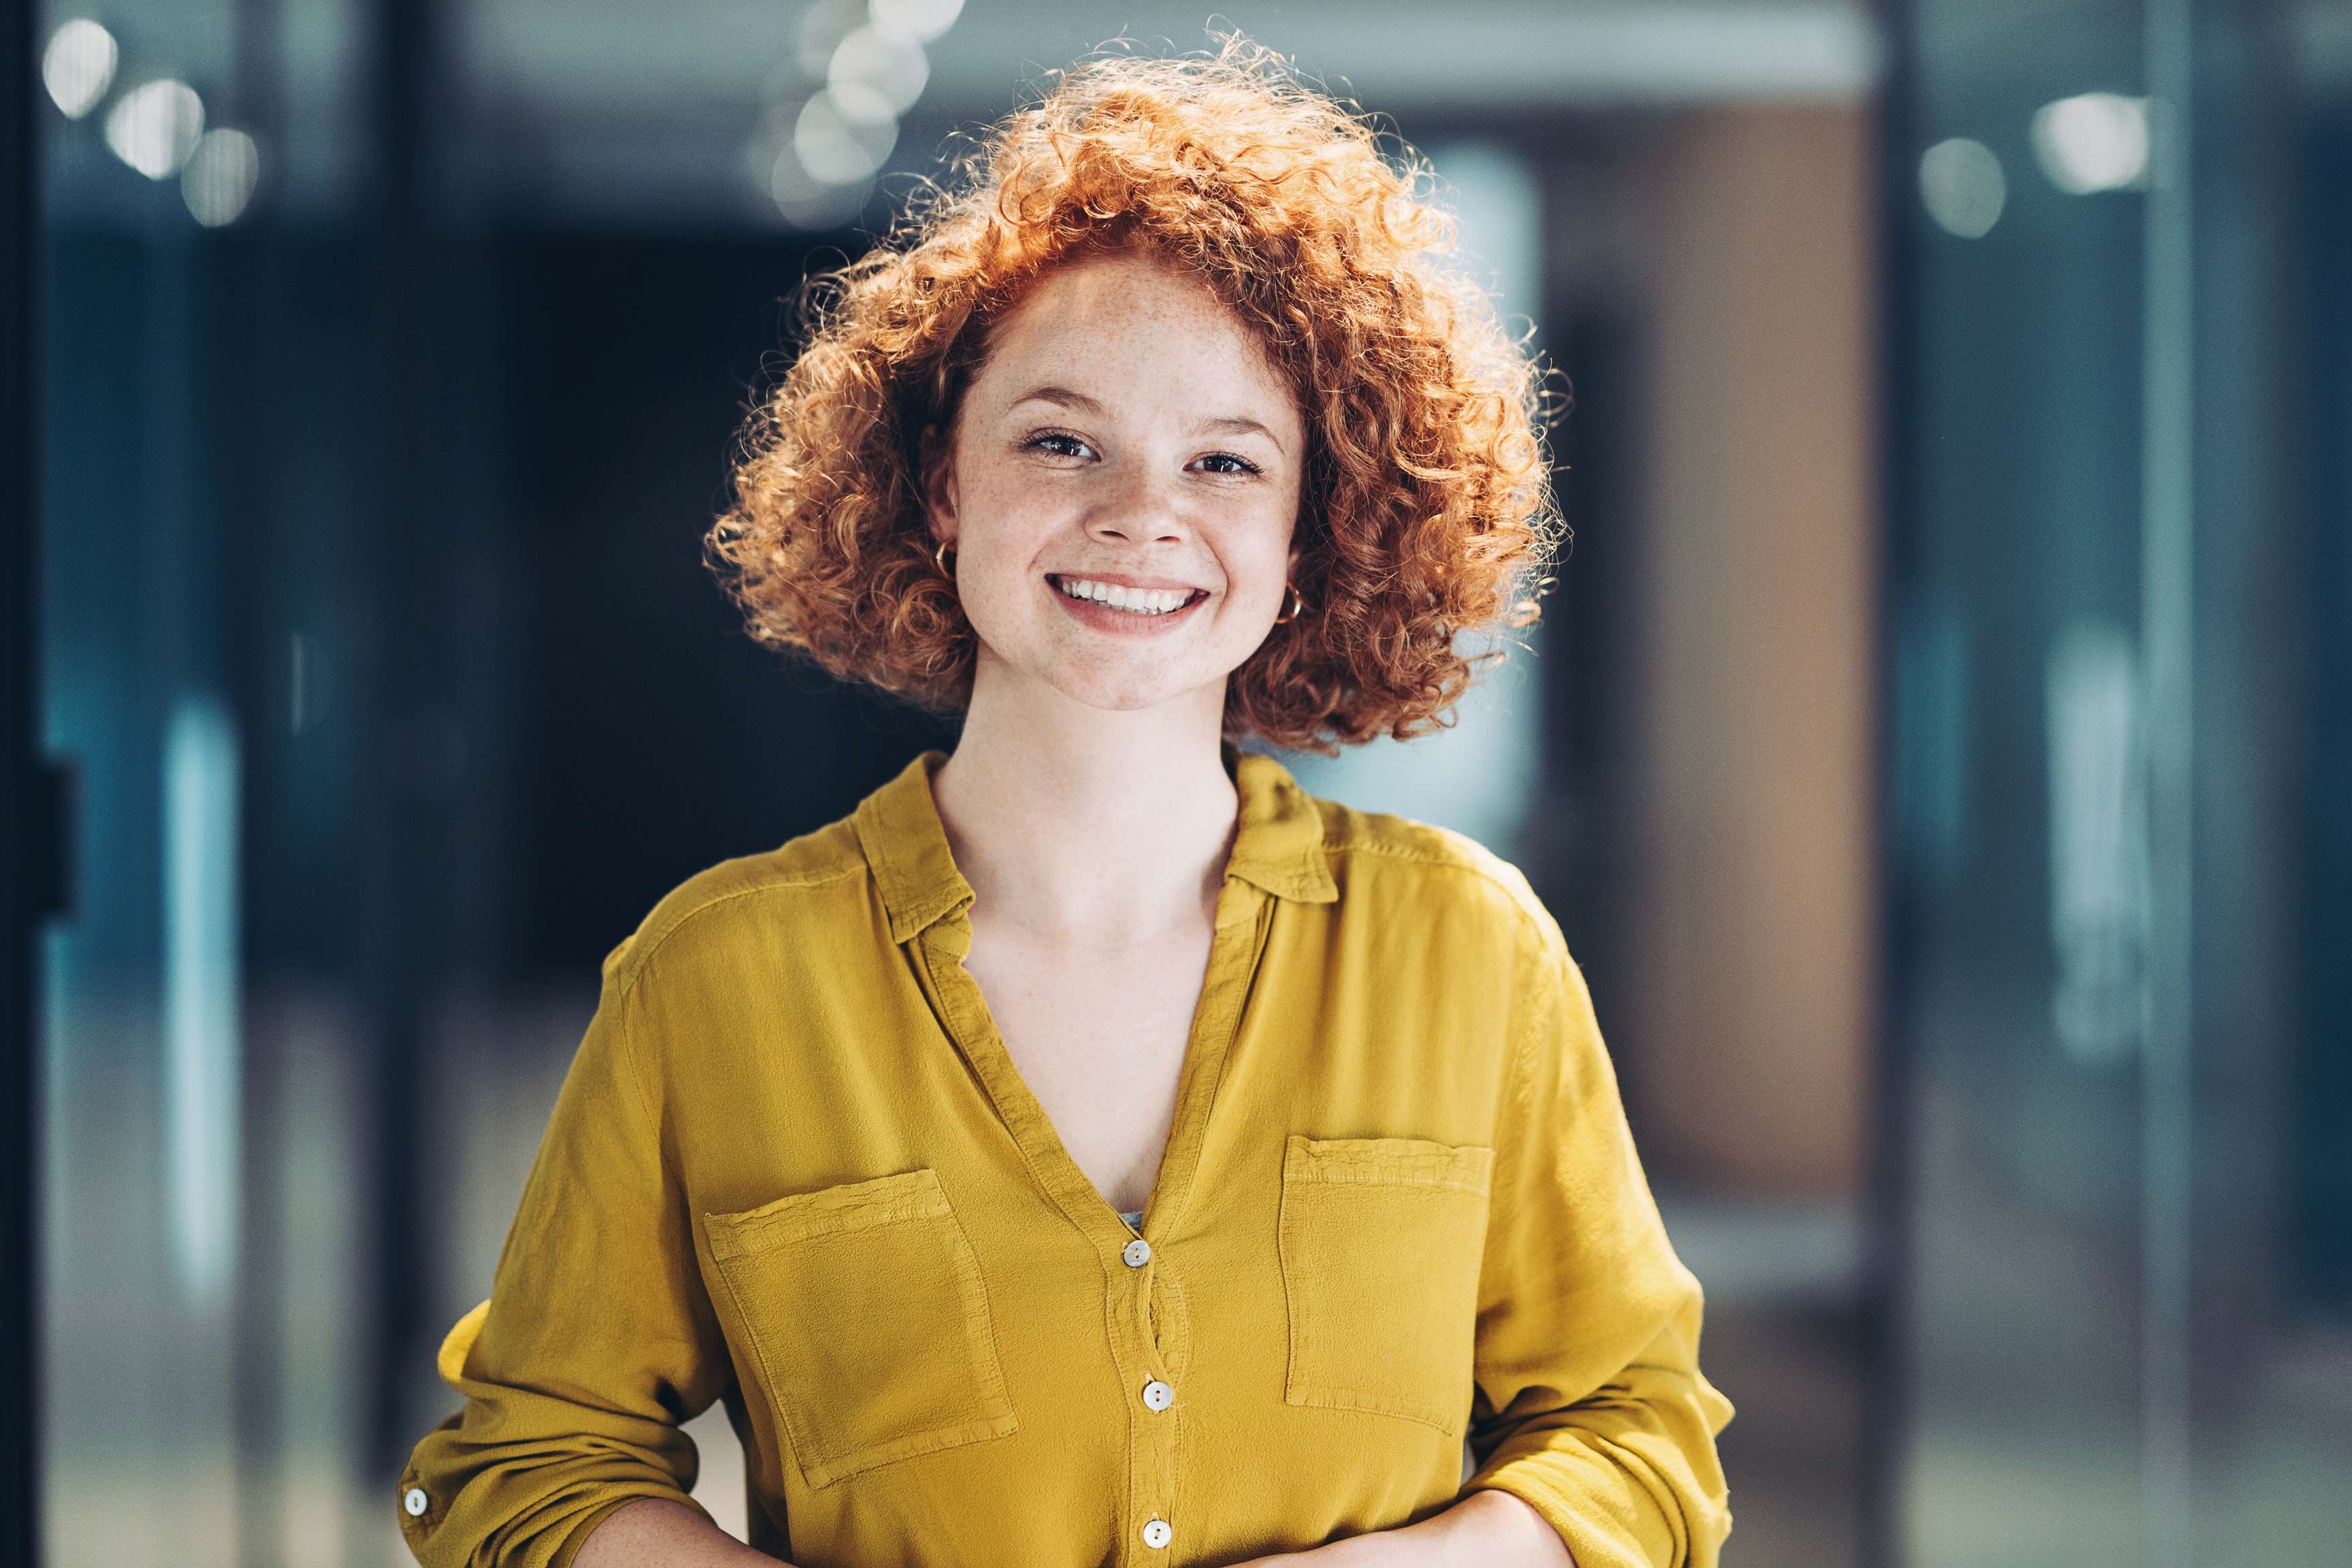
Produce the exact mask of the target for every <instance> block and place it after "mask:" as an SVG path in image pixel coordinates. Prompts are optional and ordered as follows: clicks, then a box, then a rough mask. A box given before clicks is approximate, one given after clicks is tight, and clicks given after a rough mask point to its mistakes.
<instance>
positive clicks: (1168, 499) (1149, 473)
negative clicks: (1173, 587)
mask: <svg viewBox="0 0 2352 1568" xmlns="http://www.w3.org/2000/svg"><path fill="white" fill-rule="evenodd" d="M1107 478H1108V484H1106V485H1105V487H1104V489H1103V491H1102V493H1101V494H1099V495H1098V496H1097V498H1096V504H1095V505H1094V507H1093V508H1092V509H1091V510H1089V511H1088V512H1087V533H1089V534H1091V535H1092V536H1093V537H1094V538H1096V539H1098V540H1102V541H1104V542H1123V543H1128V544H1159V543H1167V542H1181V541H1182V540H1183V539H1184V538H1186V537H1187V536H1188V534H1189V533H1190V531H1191V525H1190V524H1189V523H1188V522H1187V521H1185V519H1184V514H1183V509H1182V505H1181V497H1180V496H1179V495H1178V494H1177V492H1176V486H1175V485H1174V484H1173V483H1172V482H1171V481H1169V480H1168V479H1164V478H1163V477H1161V476H1160V475H1159V474H1157V473H1155V472H1154V471H1153V470H1152V468H1151V466H1150V465H1149V464H1146V463H1120V464H1116V465H1113V468H1112V472H1111V473H1110V474H1109V475H1108V476H1107Z"/></svg>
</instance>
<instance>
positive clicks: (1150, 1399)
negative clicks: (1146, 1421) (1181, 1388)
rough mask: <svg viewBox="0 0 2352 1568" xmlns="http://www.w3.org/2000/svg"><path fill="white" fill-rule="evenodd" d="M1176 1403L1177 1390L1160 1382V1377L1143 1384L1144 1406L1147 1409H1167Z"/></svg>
mask: <svg viewBox="0 0 2352 1568" xmlns="http://www.w3.org/2000/svg"><path fill="white" fill-rule="evenodd" d="M1175 1403H1176V1391H1175V1390H1174V1389H1172V1388H1171V1387H1169V1386H1168V1385H1167V1384H1164V1383H1162V1382H1160V1380H1159V1379H1158V1378H1156V1377H1155V1378H1153V1379H1152V1380H1151V1381H1150V1383H1147V1384H1144V1385H1143V1407H1144V1408H1145V1409H1147V1410H1165V1409H1167V1408H1168V1407H1169V1406H1170V1405H1173V1404H1175Z"/></svg>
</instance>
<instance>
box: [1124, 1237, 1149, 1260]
mask: <svg viewBox="0 0 2352 1568" xmlns="http://www.w3.org/2000/svg"><path fill="white" fill-rule="evenodd" d="M1118 1255H1119V1256H1120V1257H1121V1258H1125V1259H1126V1260H1127V1266H1128V1267H1129V1268H1142V1267H1143V1266H1144V1265H1145V1264H1147V1263H1149V1262H1150V1261H1151V1243H1150V1242H1148V1241H1146V1240H1144V1239H1143V1237H1136V1238H1135V1239H1134V1240H1133V1241H1130V1242H1129V1243H1128V1244H1127V1245H1126V1246H1125V1247H1120V1248H1119V1249H1118Z"/></svg>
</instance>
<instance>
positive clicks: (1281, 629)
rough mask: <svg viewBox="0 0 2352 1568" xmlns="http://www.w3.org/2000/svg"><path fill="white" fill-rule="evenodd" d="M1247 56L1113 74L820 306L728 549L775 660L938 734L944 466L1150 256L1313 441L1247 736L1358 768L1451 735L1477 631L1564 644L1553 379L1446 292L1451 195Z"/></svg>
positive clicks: (1087, 75) (949, 635) (756, 421)
mask: <svg viewBox="0 0 2352 1568" xmlns="http://www.w3.org/2000/svg"><path fill="white" fill-rule="evenodd" d="M1400 163H1402V172H1401V170H1400V168H1399V167H1395V166H1391V163H1390V162H1389V161H1388V160H1387V159H1385V158H1383V156H1382V155H1381V135H1380V133H1379V132H1376V131H1375V129H1374V128H1373V127H1372V126H1371V125H1370V124H1369V123H1368V122H1367V121H1365V120H1364V119H1362V118H1361V117H1360V116H1359V115H1358V114H1355V113H1352V112H1350V111H1349V109H1348V108H1346V107H1344V106H1342V105H1341V104H1340V103H1339V102H1337V101H1335V100H1333V99H1331V98H1329V97H1328V96H1327V95H1325V94H1324V93H1323V92H1321V91H1319V90H1318V89H1315V88H1313V87H1312V86H1310V85H1308V84H1307V83H1305V82H1304V81H1302V80H1301V79H1299V78H1298V77H1297V75H1296V74H1295V73H1294V72H1293V71H1292V69H1291V68H1289V67H1288V65H1287V64H1286V62H1284V61H1283V60H1282V59H1281V58H1279V57H1277V56H1275V55H1273V54H1271V53H1269V52H1267V51H1266V50H1265V49H1262V48H1260V47H1257V46H1255V45H1253V44H1250V43H1247V42H1245V41H1244V40H1242V39H1240V38H1228V39H1226V40H1225V41H1224V43H1223V47H1221V48H1220V49H1219V50H1218V51H1217V52H1216V53H1215V54H1214V55H1213V56H1207V57H1192V58H1181V59H1146V58H1129V57H1124V56H1111V57H1101V58H1094V59H1090V60H1088V61H1087V62H1084V63H1082V64H1080V65H1078V66H1076V67H1074V68H1071V69H1069V70H1068V71H1066V72H1064V73H1061V74H1060V75H1059V76H1058V77H1057V78H1056V79H1055V80H1054V81H1053V83H1052V85H1051V86H1050V88H1049V89H1047V90H1046V91H1045V94H1044V95H1043V96H1042V97H1041V98H1040V99H1039V100H1037V101H1035V102H1034V103H1033V104H1031V105H1030V106H1028V107H1026V108H1024V109H1022V110H1018V111H1016V112H1015V113H1013V114H1012V115H1010V116H1008V117H1007V118H1006V119H1004V120H1003V121H1001V122H999V123H998V124H997V125H995V126H994V127H993V128H992V130H990V131H989V132H987V133H986V134H985V135H984V136H983V137H982V139H981V141H980V143H979V145H978V147H977V148H976V149H975V150H974V152H973V153H971V155H969V156H968V157H966V158H965V159H964V160H962V161H961V163H960V164H959V166H958V169H957V171H956V173H955V174H953V175H952V176H951V177H950V181H949V183H948V184H945V185H942V186H939V187H934V188H933V189H932V190H931V192H930V193H929V198H928V199H927V200H925V201H924V202H922V203H921V204H919V205H918V206H916V207H914V208H913V209H912V210H910V211H909V213H908V216H906V218H905V219H903V220H902V222H901V224H900V225H899V226H898V229H897V231H896V232H895V233H894V234H893V235H892V236H891V237H889V238H888V239H887V240H886V241H885V242H884V243H883V244H882V245H880V246H879V247H877V248H876V249H875V250H873V251H872V252H870V253H869V254H867V255H866V257H865V258H863V259H861V260H858V261H856V262H854V263H852V264H851V265H849V266H848V267H846V268H842V269H840V270H839V271H836V272H834V273H832V274H829V275H827V276H825V277H823V278H820V279H814V280H812V282H811V284H810V285H809V286H808V288H807V289H806V290H805V292H804V294H803V313H804V321H805V325H806V329H807V342H806V346H805V348H804V349H803V352H802V353H801V354H800V356H799V358H798V359H797V360H796V361H795V362H794V363H793V365H792V367H791V369H790V370H789V371H788V372H787V373H786V374H784V376H783V377H782V381H781V382H780V383H779V384H777V385H776V387H775V388H774V389H773V391H772V393H770V394H769V395H767V396H766V398H765V399H764V400H763V402H762V403H761V405H760V406H759V407H758V408H757V409H756V411H755V412H754V414H753V416H752V417H751V421H750V423H749V424H748V426H747V427H746V429H745V431H744V433H743V437H742V439H741V442H740V447H739V451H738V456H737V458H736V461H735V465H734V471H733V482H734V500H733V503H732V505H731V506H730V508H729V510H727V511H726V512H725V514H724V515H722V516H721V517H720V518H719V520H718V521H717V522H716V523H715V524H714V525H713V526H712V528H711V529H710V531H709V535H708V536H707V538H706V540H705V549H706V554H707V557H708V559H709V562H710V564H711V565H712V567H713V568H714V570H716V571H717V572H719V575H720V577H721V579H722V580H723V581H724V582H725V583H726V584H727V586H728V589H729V591H730V593H731V594H732V595H734V597H735V599H736V600H737V602H738V603H739V604H740V605H741V607H742V609H743V612H744V616H745V621H746V624H747V626H748V628H749V630H750V632H751V636H752V637H755V638H757V639H758V640H760V641H761V642H764V643H768V644H771V645H775V646H781V647H793V648H797V649H799V650H801V651H802V652H803V654H805V655H807V656H808V657H810V658H814V660H815V662H816V663H818V664H819V665H821V666H822V667H824V668H825V669H826V670H828V671H830V672H831V673H833V674H834V675H835V676H837V677H841V678H844V679H856V680H863V681H866V682H869V683H871V684H873V685H875V686H877V687H880V688H882V689H885V690H887V691H891V692H895V693H898V694H899V695H900V696H902V697H905V698H908V699H910V700H913V701H915V702H917V703H919V704H920V705H921V706H924V707H926V708H929V709H931V710H940V711H955V710H961V708H962V707H963V706H964V705H965V703H966V702H967V701H968V700H969V699H970V695H971V671H972V662H973V651H974V639H973V633H972V629H971V624H970V623H969V622H968V621H967V620H966V619H965V618H964V615H963V611H962V608H961V604H960V602H959V600H958V598H957V595H956V589H955V585H954V584H953V583H952V582H950V580H949V579H948V578H947V577H945V576H944V575H942V574H940V571H939V569H938V567H937V566H936V565H935V564H934V563H933V561H932V540H931V538H930V536H929V529H928V527H927V521H926V515H925V511H924V508H923V504H922V500H921V469H922V465H923V463H924V461H925V458H926V454H927V452H928V451H929V450H930V449H931V447H932V445H933V444H934V443H936V442H938V441H940V440H941V439H942V438H944V437H945V436H946V435H947V434H948V433H949V432H950V430H951V429H952V426H953V422H954V418H955V414H956V409H957V406H958V403H959V400H960V398H961V394H962V391H963V388H964V386H965V385H966V384H968V383H969V381H970V379H971V374H972V371H973V370H974V368H975V367H976V365H977V364H978V363H979V362H980V360H981V358H982V356H983V355H984V354H985V353H986V349H987V341H988V332H989V330H990V327H991V324H992V322H994V321H998V320H1001V319H1002V318H1003V315H1004V314H1005V312H1006V311H1007V310H1010V309H1011V307H1012V306H1013V304H1014V303H1016V302H1017V301H1018V300H1020V299H1021V298H1022V296H1023V294H1024V290H1025V289H1027V288H1028V286H1029V285H1031V284H1032V283H1033V282H1034V281H1035V279H1037V278H1038V276H1039V275H1040V274H1041V273H1042V272H1044V271H1045V269H1046V268H1051V267H1053V266H1055V264H1056V263H1058V262H1062V261H1065V260H1067V259H1070V258H1073V257H1074V256H1076V255H1077V254H1079V253H1081V252H1085V251H1090V250H1092V249H1094V248H1096V247H1105V246H1116V247H1129V248H1137V249H1142V250H1146V251H1148V252H1150V253H1151V254H1154V255H1156V256H1159V257H1160V258H1164V259H1167V260H1170V261H1172V262H1174V263H1176V264H1178V265H1179V266H1181V267H1182V268H1184V269H1186V270H1187V271H1188V272H1189V273H1191V274H1192V275H1193V276H1196V277H1198V278H1200V279H1202V281H1204V282H1205V283H1207V284H1208V286H1209V287H1210V288H1211V289H1213V290H1214V291H1215V292H1216V293H1217V295H1218V296H1219V297H1220V298H1221V299H1223V300H1224V301H1225V302H1226V304H1227V305H1229V306H1230V307H1231V308H1232V309H1233V310H1234V311H1235V312H1236V313H1237V314H1238V315H1239V316H1240V317H1241V318H1242V319H1243V320H1244V321H1246V322H1248V323H1249V324H1250V325H1251V326H1252V327H1253V328H1254V329H1255V331H1257V333H1258V334H1259V335H1260V337H1261V339H1262V341H1263V342H1265V346H1266V348H1267V350H1268V352H1269V353H1270V355H1271V356H1272V358H1273V361H1274V363H1275V364H1276V366H1277V367H1279V369H1280V370H1281V371H1282V372H1283V373H1284V374H1286V376H1287V378H1288V380H1289V383H1290V384H1291V387H1292V389H1293V391H1294V392H1295V393H1296V395H1297V399H1298V405H1299V408H1300V410H1301V412H1302V415H1303V416H1304V418H1305V423H1306V426H1307V433H1308V447H1309V452H1308V461H1307V467H1306V471H1305V478H1304V483H1303V485H1302V495H1301V501H1300V515H1299V519H1298V536H1297V544H1298V546H1299V551H1300V553H1299V560H1298V566H1297V572H1296V573H1295V574H1294V576H1293V581H1294V582H1295V583H1296V584H1297V587H1298V590H1299V592H1300V594H1301V595H1302V596H1303V597H1304V599H1305V601H1306V603H1307V613H1305V614H1303V615H1300V616H1297V617H1296V618H1295V619H1293V620H1291V621H1288V622H1285V623H1281V624H1277V625H1276V626H1275V627H1274V629H1273V631H1272V633H1271V634H1270V635H1269V636H1268V637H1267V638H1266V640H1265V643H1264V644H1262V645H1261V646H1260V647H1258V648H1257V650H1256V651H1255V653H1253V654H1252V655H1251V656H1250V658H1248V659H1247V660H1246V661H1245V662H1244V664H1243V665H1242V666H1241V668H1238V669H1236V670H1235V671H1234V674H1233V676H1232V677H1231V679H1229V681H1228V683H1227V695H1226V702H1225V730H1226V732H1227V733H1228V734H1229V735H1232V736H1234V737H1237V738H1238V737H1243V736H1255V737H1258V738H1260V739H1262V740H1264V741H1265V742H1270V743H1272V744H1275V745H1277V746H1289V747H1304V748H1309V749H1313V750H1318V751H1324V752H1329V751H1332V750H1335V749H1337V743H1354V742H1362V741H1367V740H1370V739H1371V738H1372V737H1374V736H1376V735H1380V734H1390V735H1393V736H1395V737H1397V738H1399V739H1404V738H1407V737H1409V736H1412V735H1416V734H1420V733H1423V732H1424V731H1428V730H1430V729H1433V728H1435V727H1438V726H1439V725H1441V724H1442V723H1444V713H1445V712H1446V710H1448V709H1450V708H1451V707H1453V705H1454V702H1455V701H1456V700H1458V699H1459V698H1460V697H1461V695H1462V693H1463V691H1464V690H1465V689H1466V688H1467V687H1468V685H1469V683H1470V680H1471V679H1472V678H1473V676H1474V674H1475V667H1476V666H1478V665H1480V664H1483V663H1485V662H1486V661H1489V660H1492V659H1496V658H1501V657H1502V652H1501V650H1500V649H1499V648H1490V649H1487V650H1486V651H1482V652H1475V653H1466V654H1465V652H1464V651H1463V650H1462V649H1461V648H1459V647H1457V637H1456V634H1458V633H1461V632H1464V631H1465V630H1473V629H1478V628H1486V627H1491V626H1497V625H1503V626H1529V625H1532V624H1533V623H1534V621H1535V620H1536V618H1537V615H1538V610H1537V606H1536V604H1535V598H1534V595H1535V594H1536V593H1538V592H1539V591H1540V589H1541V588H1542V586H1543V585H1544V584H1545V583H1547V582H1548V581H1549V579H1548V578H1544V577H1541V576H1539V575H1538V574H1539V573H1540V572H1541V571H1542V570H1543V568H1545V567H1546V566H1547V565H1549V562H1550V560H1551V555H1552V552H1553V549H1554V548H1555V545H1556V542H1557V540H1558V537H1559V520H1558V513H1557V511H1556V510H1555V509H1554V507H1553V504H1552V500H1551V493H1550V486H1549V465H1548V463H1547V461H1546V458H1545V454H1544V442H1543V437H1542V428H1543V408H1542V402H1543V386H1542V377H1541V375H1540V374H1539V372H1538V369H1537V367H1536V366H1535V365H1534V364H1533V363H1532V362H1531V361H1530V360H1529V358H1528V355H1527V353H1525V352H1524V351H1523V349H1522V348H1521V346H1520V345H1519V343H1517V342H1515V341H1514V340H1513V339H1512V338H1511V337H1509V336H1508V335H1507V334H1506V332H1505V331H1503V329H1502V327H1501V324H1500V323H1499V321H1497V319H1496V312H1495V310H1494V309H1493V307H1492V304H1491V302H1490V301H1489V300H1488V299H1487V297H1486V293H1485V292H1484V291H1483V290H1482V289H1480V288H1478V286H1477V285H1476V284H1475V283H1474V282H1473V281H1471V280H1470V279H1468V278H1466V277H1465V276H1464V275H1463V274H1462V273H1461V272H1460V271H1459V270H1457V269H1455V268H1452V267H1450V266H1448V265H1445V264H1444V252H1445V251H1446V250H1447V249H1448V248H1449V247H1450V246H1451V244H1452V238H1453V222H1452V220H1451V218H1450V217H1449V216H1447V215H1446V214H1445V213H1444V212H1443V211H1442V210H1441V209H1439V208H1438V207H1437V206H1436V205H1433V202H1432V201H1431V200H1430V199H1429V198H1428V197H1427V196H1426V195H1423V191H1424V190H1425V189H1426V187H1427V185H1428V184H1429V175H1428V172H1427V170H1426V168H1425V167H1423V166H1422V165H1420V164H1419V163H1417V162H1414V161H1411V160H1410V158H1409V156H1408V158H1407V159H1401V160H1400Z"/></svg>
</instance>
